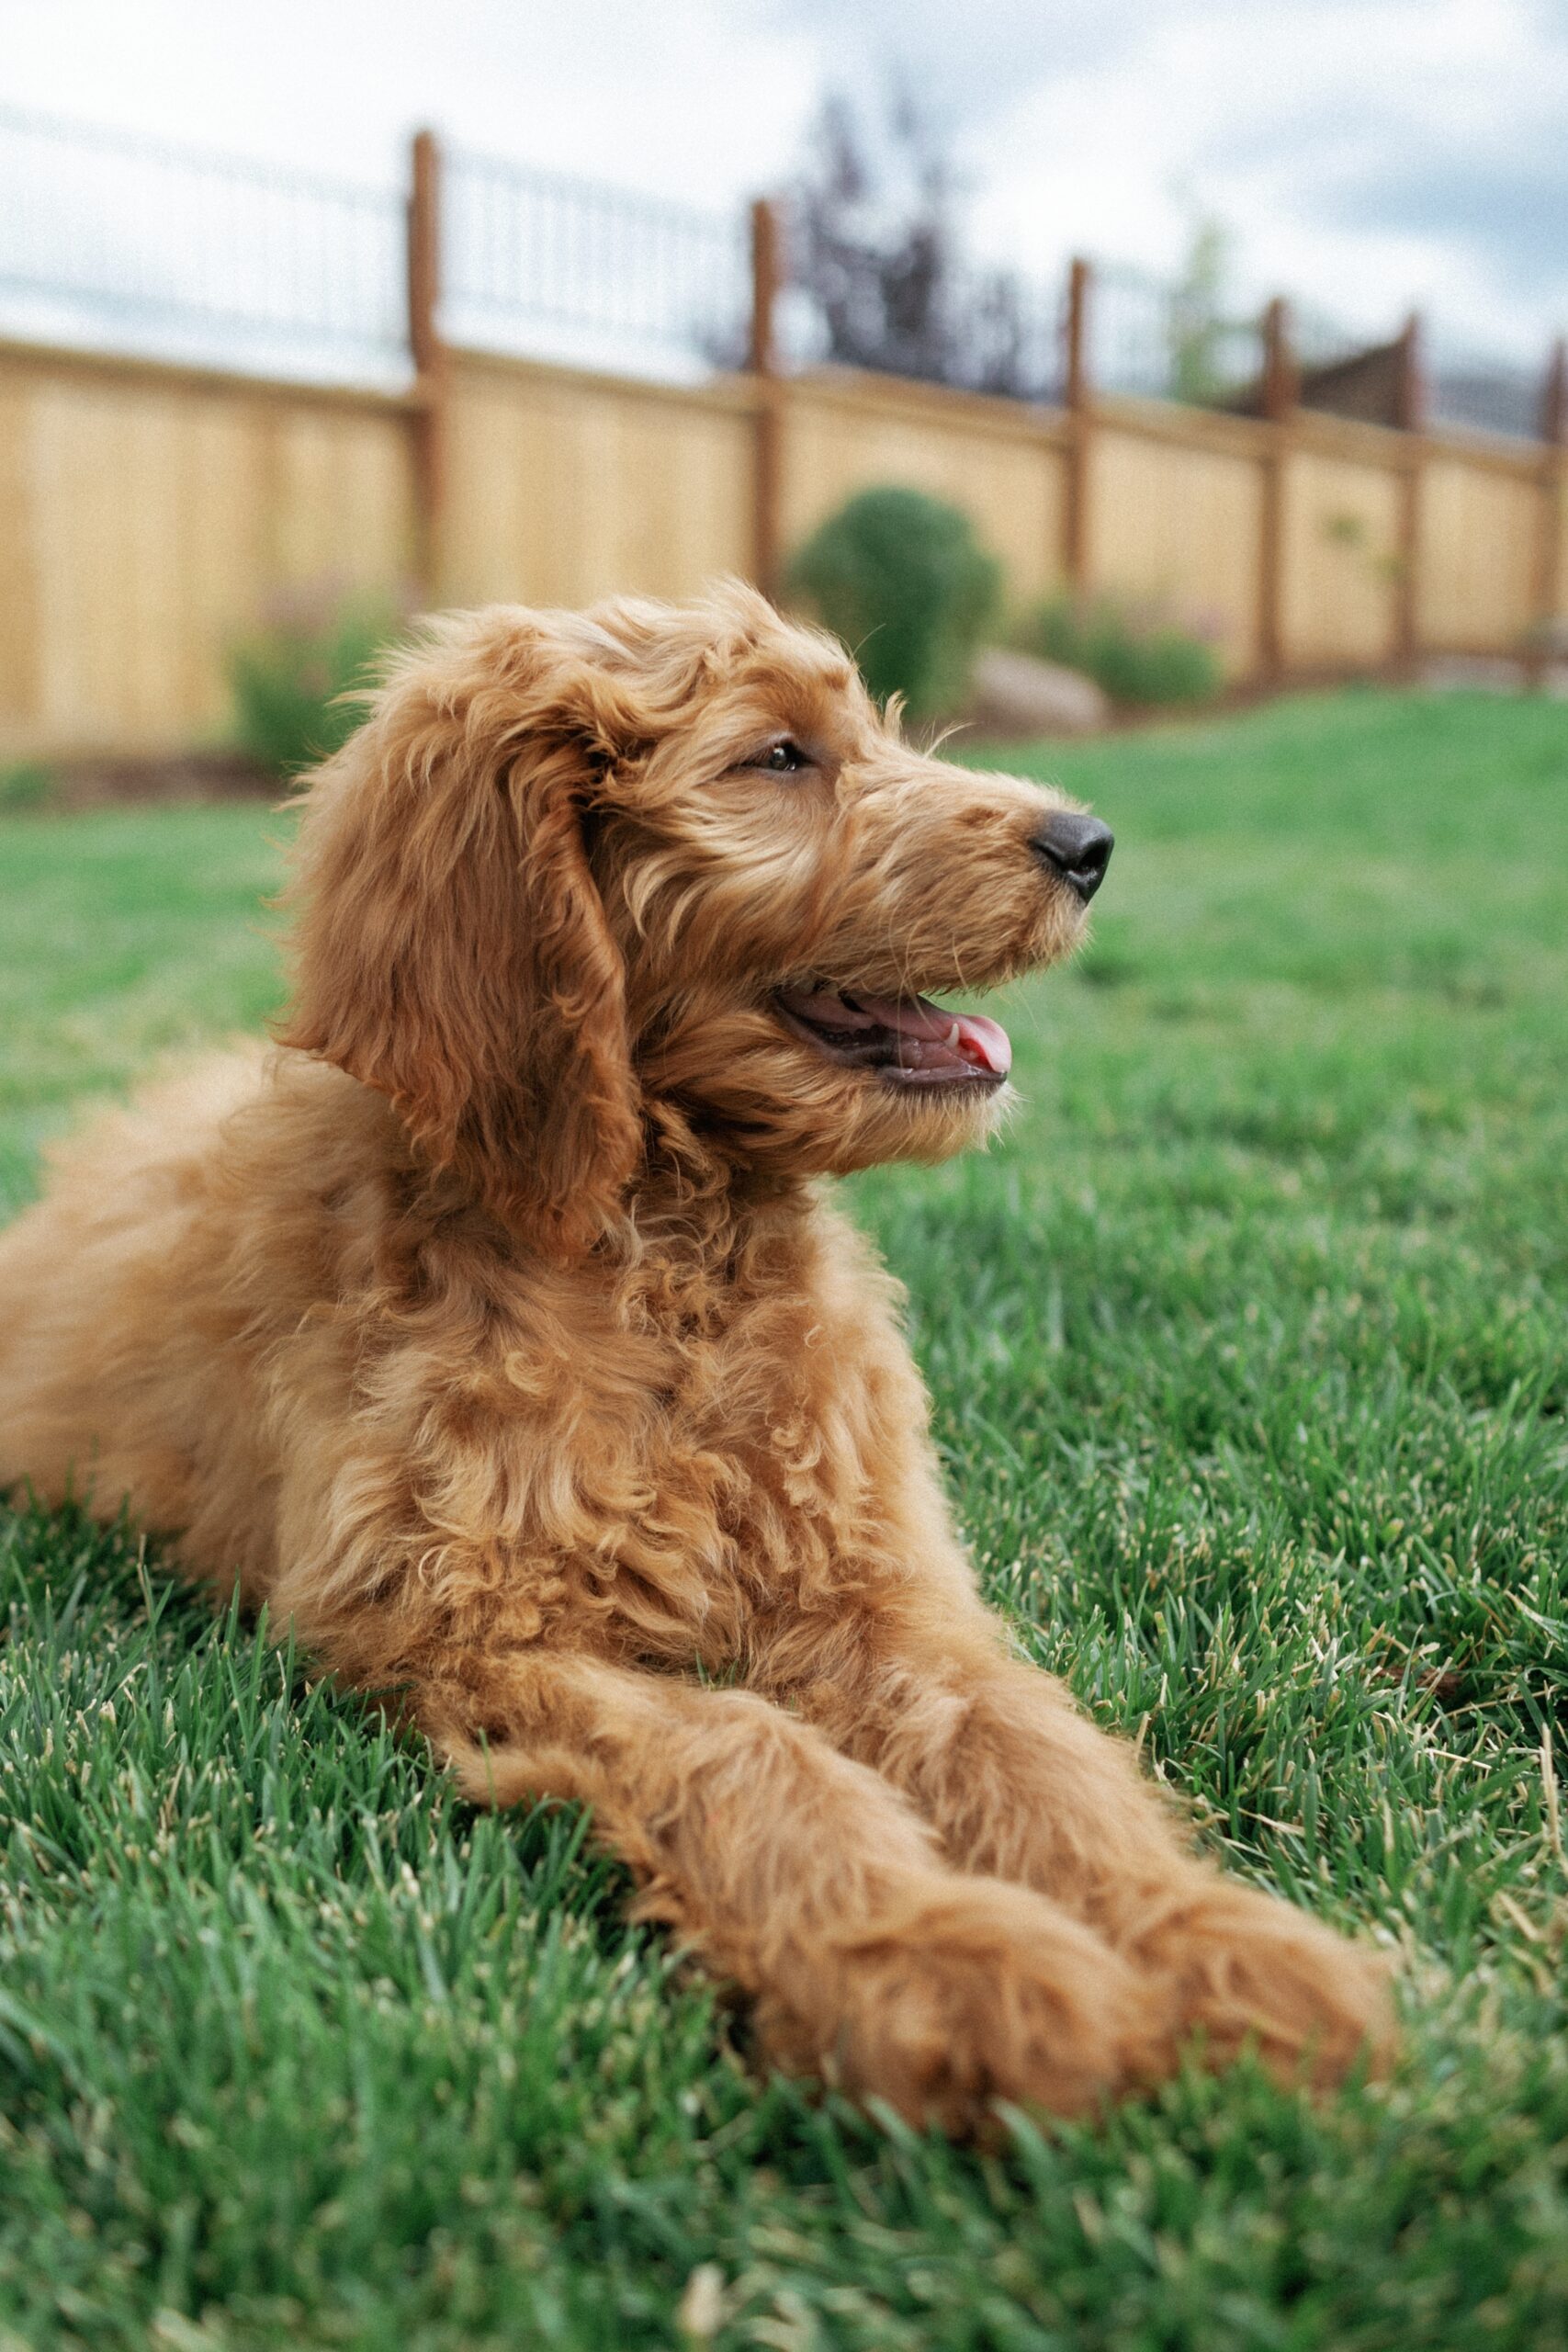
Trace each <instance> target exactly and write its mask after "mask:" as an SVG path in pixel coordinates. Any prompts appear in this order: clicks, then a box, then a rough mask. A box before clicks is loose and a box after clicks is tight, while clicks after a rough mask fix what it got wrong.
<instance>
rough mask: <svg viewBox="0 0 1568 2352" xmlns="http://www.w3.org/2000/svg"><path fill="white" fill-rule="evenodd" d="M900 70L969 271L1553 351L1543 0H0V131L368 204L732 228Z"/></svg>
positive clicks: (1552, 78)
mask: <svg viewBox="0 0 1568 2352" xmlns="http://www.w3.org/2000/svg"><path fill="white" fill-rule="evenodd" d="M894 74H903V75H904V76H905V77H906V78H907V80H908V84H909V85H910V87H911V88H912V89H913V90H914V91H915V93H916V94H917V95H918V96H919V97H920V98H921V99H922V101H923V102H924V103H925V104H926V105H927V107H929V108H930V109H931V110H933V111H934V112H936V113H937V114H939V115H940V116H941V118H942V120H943V122H944V124H945V127H946V130H947V131H948V134H949V136H950V139H951V141H952V145H953V152H954V154H955V157H956V159H957V161H958V163H959V164H960V166H961V168H962V171H963V174H964V178H965V181H966V183H967V185H968V187H969V188H970V190H971V192H972V199H971V213H970V218H971V223H972V230H973V235H974V241H975V243H976V245H977V246H978V247H979V249H980V250H981V251H982V252H984V253H985V254H987V256H990V257H996V258H1005V259H1009V260H1012V261H1016V262H1018V263H1021V264H1022V265H1025V266H1028V267H1030V268H1031V269H1032V270H1035V271H1038V272H1042V273H1047V272H1054V271H1055V269H1056V268H1057V267H1058V266H1060V264H1061V262H1062V260H1063V258H1064V256H1065V255H1066V254H1068V253H1070V252H1072V251H1074V250H1075V249H1081V250H1086V251H1089V252H1091V253H1095V254H1103V255H1106V256H1114V257H1120V258H1122V259H1125V260H1129V261H1135V262H1139V263H1142V264H1144V265H1145V266H1148V267H1151V268H1154V269H1158V270H1168V269H1169V268H1170V267H1171V266H1173V265H1174V264H1175V263H1176V261H1177V260H1178V259H1179V255H1180V253H1181V251H1182V248H1183V245H1184V243H1185V240H1186V238H1187V236H1188V235H1189V233H1190V224H1191V220H1192V219H1193V217H1194V215H1195V214H1196V213H1198V212H1206V213H1210V214H1213V215H1215V216H1218V217H1219V218H1220V219H1222V220H1224V222H1225V223H1226V224H1227V225H1228V226H1229V227H1230V229H1231V230H1232V232H1233V233H1234V238H1235V284H1236V291H1237V294H1238V297H1239V298H1240V299H1242V300H1251V299H1252V298H1253V297H1254V296H1256V295H1258V294H1261V293H1265V292H1269V291H1272V290H1274V289H1275V288H1286V289H1289V290H1291V291H1293V292H1295V293H1297V294H1298V295H1299V296H1301V297H1303V298H1304V299H1305V300H1307V301H1309V302H1312V303H1314V304H1315V305H1316V306H1318V307H1319V308H1321V309H1324V310H1326V311H1330V312H1332V313H1334V314H1336V315H1337V316H1338V317H1339V318H1342V319H1344V320H1345V321H1346V322H1348V324H1350V325H1352V326H1356V327H1366V328H1369V329H1386V328H1388V327H1390V326H1391V325H1392V324H1393V323H1395V322H1397V320H1398V319H1399V317H1400V316H1401V315H1402V314H1403V313H1404V311H1405V310H1406V309H1407V308H1408V307H1409V306H1410V305H1411V303H1412V302H1417V303H1421V304H1423V305H1425V306H1426V307H1427V309H1428V310H1429V311H1430V312H1431V313H1432V314H1433V316H1434V318H1435V320H1437V321H1438V322H1439V323H1440V324H1441V325H1442V326H1443V327H1445V328H1446V329H1447V330H1448V332H1449V334H1450V335H1458V336H1461V337H1463V338H1465V339H1469V340H1473V341H1476V342H1479V343H1483V344H1488V345H1501V346H1506V347H1507V348H1510V349H1512V350H1514V351H1516V352H1517V353H1518V354H1519V355H1520V356H1525V357H1530V358H1533V357H1534V356H1536V355H1537V353H1538V352H1539V351H1540V349H1541V347H1542V346H1543V345H1544V344H1545V341H1546V339H1547V337H1548V335H1549V334H1551V333H1553V332H1556V331H1558V330H1560V329H1561V328H1562V327H1563V326H1565V325H1568V0H962V4H961V0H245V5H242V0H0V104H5V103H7V102H8V103H10V104H12V105H14V106H21V107H31V108H39V109H44V110H47V111H49V112H51V113H54V114H60V115H65V116H68V117H73V118H76V119H82V120H85V121H94V122H99V123H107V124H114V125H118V126H123V127H131V128H135V129H138V130H147V131H150V132H153V133H156V134H158V135H161V136H164V137H167V138H171V139H189V140H198V141H203V142H205V143H208V144H211V145H218V146H223V147H231V148H233V149H235V150H237V151H241V152H243V153H248V154H252V155H255V156H263V157H271V158H275V159H278V160H288V161H290V162H294V163H304V164H315V165H317V166H325V167H329V168H332V169H333V170H335V171H338V172H341V173H346V174H350V175H363V176H366V177H368V178H370V179H373V180H377V181H381V180H385V179H387V178H388V177H389V176H391V175H394V174H395V173H396V172H397V171H398V170H399V169H400V160H401V151H402V147H403V143H404V141H405V140H406V138H407V135H408V133H409V131H410V130H411V129H412V127H413V126H414V125H415V124H416V123H418V122H421V121H430V122H431V123H433V124H434V125H435V126H436V127H437V128H438V129H440V130H444V131H446V132H447V133H448V134H449V135H451V136H452V137H454V138H457V139H462V140H465V141H468V143H469V144H471V145H475V146H479V147H484V148H488V149H491V150H493V151H495V152H497V153H502V154H504V155H509V156H513V157H516V158H519V159H522V160H525V161H528V162H533V163H537V164H547V165H558V166H564V167H569V168H570V169H573V170H576V171H579V172H582V173H586V174H590V175H598V176H603V177H605V178H609V179H614V180H616V181H619V182H621V183H624V184H626V186H629V187H639V188H647V189H649V190H660V191H662V192H665V193H668V194H673V195H679V196H681V197H683V198H692V199H694V200H696V201H698V202H701V203H705V204H730V203H733V202H738V201H739V199H740V198H742V197H743V196H746V195H749V194H750V193H753V192H755V191H756V190H758V189H761V188H765V187H770V186H773V185H776V184H778V183H780V182H782V181H784V180H786V179H787V178H788V176H789V175H790V173H791V171H792V169H793V168H794V166H795V164H796V162H797V160H798V157H799V153H800V150H801V145H802V141H803V140H804V138H805V135H806V132H807V127H808V125H809V123H810V121H811V119H812V118H813V116H814V114H815V112H816V110H817V108H818V106H819V104H820V101H821V98H822V95H823V93H824V92H825V91H826V90H828V89H829V88H834V87H837V88H840V89H848V90H850V91H852V92H859V93H874V92H878V91H880V90H881V89H883V88H885V87H886V85H887V83H888V80H889V78H890V77H891V76H892V75H894Z"/></svg>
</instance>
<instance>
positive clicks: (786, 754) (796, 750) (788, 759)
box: [757, 735, 811, 775]
mask: <svg viewBox="0 0 1568 2352" xmlns="http://www.w3.org/2000/svg"><path fill="white" fill-rule="evenodd" d="M810 764H811V763H810V761H809V760H808V759H807V756H806V754H805V752H803V751H802V750H801V748H800V745H799V744H798V743H792V742H791V741H790V739H789V737H788V736H787V735H786V736H785V737H784V741H783V742H782V743H775V744H774V745H773V749H772V750H771V751H768V752H763V754H762V756H761V759H760V760H759V761H758V763H757V765H758V766H759V767H760V768H762V769H764V770H765V771H766V773H767V774H768V775H798V773H799V771H800V770H801V769H802V768H804V767H809V766H810Z"/></svg>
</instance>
